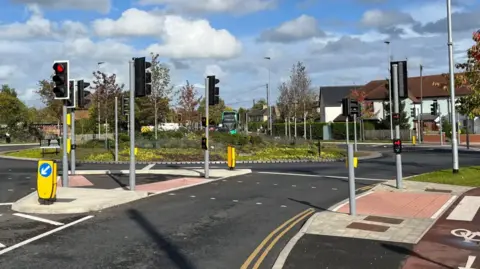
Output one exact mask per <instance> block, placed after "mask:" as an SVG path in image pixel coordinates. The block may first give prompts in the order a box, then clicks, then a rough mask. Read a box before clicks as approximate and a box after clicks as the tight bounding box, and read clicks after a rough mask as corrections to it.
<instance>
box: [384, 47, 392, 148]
mask: <svg viewBox="0 0 480 269" xmlns="http://www.w3.org/2000/svg"><path fill="white" fill-rule="evenodd" d="M386 44H387V47H388V73H389V74H388V100H389V111H390V136H391V139H392V140H393V120H392V119H393V118H392V111H393V108H392V81H391V78H390V74H391V72H390V68H391V67H390V62H391V61H392V52H391V50H390V42H388V41H387V42H386Z"/></svg>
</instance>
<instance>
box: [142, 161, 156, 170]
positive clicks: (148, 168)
mask: <svg viewBox="0 0 480 269" xmlns="http://www.w3.org/2000/svg"><path fill="white" fill-rule="evenodd" d="M154 166H155V164H154V163H152V164H149V165H147V166H145V167H144V168H142V170H150V169H152V168H153V167H154Z"/></svg>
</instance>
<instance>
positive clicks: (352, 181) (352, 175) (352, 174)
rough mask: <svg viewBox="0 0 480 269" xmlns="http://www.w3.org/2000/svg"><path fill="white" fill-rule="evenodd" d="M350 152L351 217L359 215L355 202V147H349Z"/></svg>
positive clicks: (349, 186)
mask: <svg viewBox="0 0 480 269" xmlns="http://www.w3.org/2000/svg"><path fill="white" fill-rule="evenodd" d="M347 151H348V193H349V200H350V201H349V202H350V215H352V216H355V215H357V205H356V200H355V167H354V164H353V145H352V144H348V145H347Z"/></svg>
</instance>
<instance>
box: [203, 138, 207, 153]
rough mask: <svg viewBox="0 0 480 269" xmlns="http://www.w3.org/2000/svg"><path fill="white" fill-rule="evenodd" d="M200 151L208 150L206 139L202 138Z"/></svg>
mask: <svg viewBox="0 0 480 269" xmlns="http://www.w3.org/2000/svg"><path fill="white" fill-rule="evenodd" d="M202 149H204V150H207V149H208V145H207V138H206V137H202Z"/></svg>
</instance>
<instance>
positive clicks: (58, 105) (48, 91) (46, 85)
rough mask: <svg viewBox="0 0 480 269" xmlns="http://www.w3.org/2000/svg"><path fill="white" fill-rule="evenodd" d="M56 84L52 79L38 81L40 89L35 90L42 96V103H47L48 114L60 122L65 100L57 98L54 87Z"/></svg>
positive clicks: (46, 110)
mask: <svg viewBox="0 0 480 269" xmlns="http://www.w3.org/2000/svg"><path fill="white" fill-rule="evenodd" d="M54 87H55V84H54V83H53V81H51V79H50V80H46V79H44V80H40V81H39V82H38V89H37V90H36V91H35V93H37V94H38V95H39V96H40V99H41V100H42V103H43V104H44V105H45V112H46V114H47V115H49V116H51V117H54V118H55V120H56V121H58V122H60V121H61V120H62V115H63V108H62V107H63V101H62V100H55V93H53V88H54Z"/></svg>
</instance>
